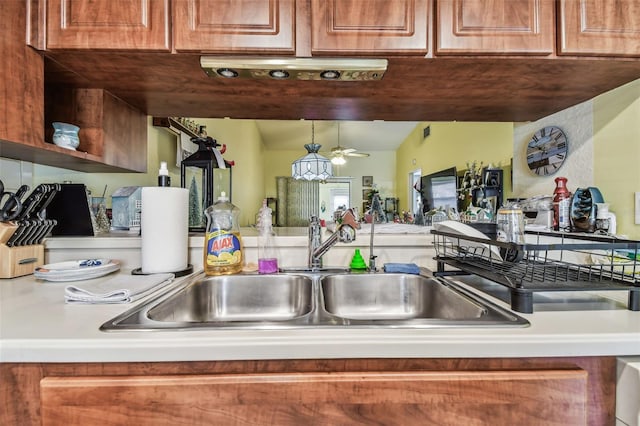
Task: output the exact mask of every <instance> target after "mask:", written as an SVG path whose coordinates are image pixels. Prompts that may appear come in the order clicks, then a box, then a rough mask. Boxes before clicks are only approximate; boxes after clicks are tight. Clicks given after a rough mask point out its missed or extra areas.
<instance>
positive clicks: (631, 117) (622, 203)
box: [593, 80, 640, 239]
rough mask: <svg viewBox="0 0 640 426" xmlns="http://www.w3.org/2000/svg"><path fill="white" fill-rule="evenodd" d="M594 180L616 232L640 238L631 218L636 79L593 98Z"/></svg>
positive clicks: (637, 135)
mask: <svg viewBox="0 0 640 426" xmlns="http://www.w3.org/2000/svg"><path fill="white" fill-rule="evenodd" d="M593 117H594V119H593V140H594V144H593V145H594V146H593V149H594V156H595V163H594V168H593V173H594V182H595V185H596V186H597V187H599V188H600V190H601V191H602V194H603V195H604V198H605V201H606V202H608V203H610V209H611V211H613V212H615V213H616V215H617V222H618V232H619V233H622V234H626V235H628V236H629V237H630V238H634V239H640V225H636V224H635V221H634V215H635V209H634V193H635V192H637V191H640V80H636V81H635V82H632V83H630V84H627V85H625V86H622V87H620V88H618V89H615V90H613V91H611V92H608V93H605V94H603V95H600V96H598V97H596V98H595V99H594V100H593Z"/></svg>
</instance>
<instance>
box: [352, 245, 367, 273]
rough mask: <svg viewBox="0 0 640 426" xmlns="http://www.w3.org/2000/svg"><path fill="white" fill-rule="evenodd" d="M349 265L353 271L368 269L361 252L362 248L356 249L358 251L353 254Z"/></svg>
mask: <svg viewBox="0 0 640 426" xmlns="http://www.w3.org/2000/svg"><path fill="white" fill-rule="evenodd" d="M349 266H350V268H351V270H353V271H363V270H364V271H366V270H367V264H366V263H365V261H364V258H363V257H362V255H361V254H360V249H356V252H355V253H354V254H353V258H352V259H351V265H349Z"/></svg>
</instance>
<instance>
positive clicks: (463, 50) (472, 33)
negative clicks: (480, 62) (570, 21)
mask: <svg viewBox="0 0 640 426" xmlns="http://www.w3.org/2000/svg"><path fill="white" fill-rule="evenodd" d="M554 27H555V24H554V1H553V0H436V54H437V55H467V54H468V55H485V54H486V55H497V54H500V55H549V54H551V53H553V48H554V39H555V32H554Z"/></svg>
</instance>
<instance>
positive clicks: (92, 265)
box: [33, 259, 120, 281]
mask: <svg viewBox="0 0 640 426" xmlns="http://www.w3.org/2000/svg"><path fill="white" fill-rule="evenodd" d="M118 269H120V262H118V261H115V260H111V259H82V260H71V261H68V262H60V263H51V264H48V265H42V266H40V267H38V268H36V270H35V271H34V273H33V275H34V276H35V277H36V278H39V279H42V280H47V281H81V280H88V279H91V278H98V277H102V276H104V275H107V274H110V273H112V272H115V271H117V270H118Z"/></svg>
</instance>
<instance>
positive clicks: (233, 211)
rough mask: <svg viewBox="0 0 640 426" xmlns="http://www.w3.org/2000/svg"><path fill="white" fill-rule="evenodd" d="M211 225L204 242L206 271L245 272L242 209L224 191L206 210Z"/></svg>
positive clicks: (222, 273) (213, 273)
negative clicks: (241, 229)
mask: <svg viewBox="0 0 640 426" xmlns="http://www.w3.org/2000/svg"><path fill="white" fill-rule="evenodd" d="M204 214H205V216H206V217H207V228H206V233H205V239H204V240H205V244H204V262H203V264H204V272H205V274H207V275H229V274H237V273H239V272H241V271H242V265H243V261H244V259H243V257H244V256H243V252H242V251H243V247H242V238H241V237H240V226H239V225H238V220H239V217H240V209H238V208H237V207H236V206H234V205H233V204H231V202H229V198H228V197H227V196H226V194H225V193H224V192H223V193H222V194H221V195H220V197H219V198H218V201H216V202H215V203H213V205H211V206H209V207H208V208H207V209H206V210H205V212H204Z"/></svg>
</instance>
